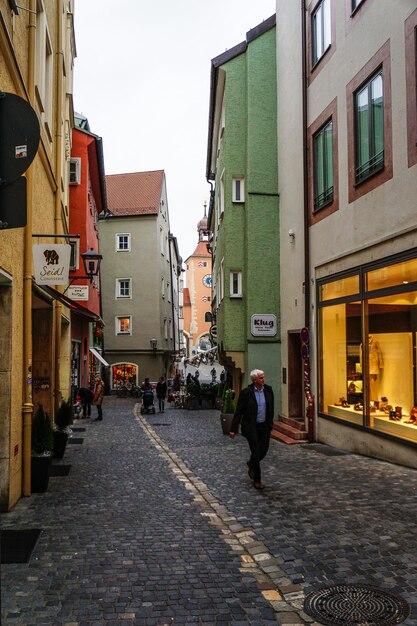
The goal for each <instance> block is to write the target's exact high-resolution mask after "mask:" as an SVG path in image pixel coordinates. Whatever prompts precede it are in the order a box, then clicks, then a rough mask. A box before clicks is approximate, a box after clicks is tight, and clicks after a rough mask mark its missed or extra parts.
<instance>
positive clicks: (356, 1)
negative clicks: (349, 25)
mask: <svg viewBox="0 0 417 626" xmlns="http://www.w3.org/2000/svg"><path fill="white" fill-rule="evenodd" d="M363 1H364V0H352V13H354V12H355V11H356V9H357V8H358V6H359V5H360V4H362V2H363Z"/></svg>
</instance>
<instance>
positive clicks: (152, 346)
mask: <svg viewBox="0 0 417 626" xmlns="http://www.w3.org/2000/svg"><path fill="white" fill-rule="evenodd" d="M149 341H150V344H151V348H152V350H153V351H154V352H156V345H157V343H158V340H157V339H155V337H152V339H150V340H149Z"/></svg>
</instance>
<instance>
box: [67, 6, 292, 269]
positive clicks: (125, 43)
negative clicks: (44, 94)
mask: <svg viewBox="0 0 417 626" xmlns="http://www.w3.org/2000/svg"><path fill="white" fill-rule="evenodd" d="M292 1H294V0H292ZM275 3H276V0H208V1H203V0H117V2H115V1H114V0H75V9H74V13H75V16H74V19H75V39H76V46H77V58H76V60H75V70H74V107H75V110H76V111H77V112H78V113H82V114H83V115H85V116H86V117H87V118H88V121H89V124H90V128H91V131H92V132H93V133H95V134H97V135H99V136H101V137H102V138H103V149H104V164H105V171H106V174H120V173H124V172H140V171H146V170H157V169H163V170H165V174H166V181H167V192H168V208H169V213H170V222H171V232H172V233H173V234H174V235H175V236H176V237H177V239H178V244H179V249H180V254H181V256H182V257H183V259H186V258H187V257H188V256H189V255H190V254H192V252H193V251H194V249H195V247H196V245H197V223H198V221H199V220H200V219H201V217H202V216H203V210H204V209H203V205H204V202H205V201H207V204H208V200H209V191H210V187H209V185H208V183H207V182H206V178H205V172H206V154H207V132H208V110H209V93H210V61H211V59H212V58H213V57H216V56H217V55H219V54H221V53H222V52H224V51H225V50H226V49H230V48H232V47H233V46H235V45H236V44H238V43H240V42H241V41H244V40H245V38H246V32H247V31H248V30H250V29H251V28H254V27H255V26H257V25H258V24H260V23H261V22H262V21H263V20H264V19H266V18H268V17H269V16H270V15H272V14H273V13H275Z"/></svg>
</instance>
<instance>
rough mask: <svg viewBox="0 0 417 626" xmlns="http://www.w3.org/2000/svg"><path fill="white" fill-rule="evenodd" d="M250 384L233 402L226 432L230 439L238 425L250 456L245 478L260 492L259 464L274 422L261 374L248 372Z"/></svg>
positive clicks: (271, 396) (271, 397)
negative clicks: (235, 405) (229, 427)
mask: <svg viewBox="0 0 417 626" xmlns="http://www.w3.org/2000/svg"><path fill="white" fill-rule="evenodd" d="M250 377H251V380H252V384H251V385H249V386H248V387H246V388H245V389H242V391H241V393H240V395H239V399H238V401H237V407H236V411H235V414H234V417H233V422H232V426H231V429H230V437H231V438H232V439H234V437H235V433H236V432H237V430H238V428H239V424H240V423H241V422H242V435H243V436H244V437H246V439H247V441H248V444H249V448H250V452H251V456H250V459H249V461H248V474H249V478H250V479H251V480H253V484H254V487H255V489H264V486H265V485H264V484H263V483H262V482H261V461H262V459H264V458H265V456H266V453H267V452H268V448H269V440H270V438H271V430H272V424H273V419H274V392H273V391H272V387H270V386H269V385H265V374H264V372H263V371H262V370H253V371H252V372H251V373H250Z"/></svg>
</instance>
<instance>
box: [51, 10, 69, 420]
mask: <svg viewBox="0 0 417 626" xmlns="http://www.w3.org/2000/svg"><path fill="white" fill-rule="evenodd" d="M62 47H63V42H62V6H61V2H59V6H58V34H57V52H56V72H57V88H56V95H57V98H56V120H55V124H56V129H55V151H56V152H55V154H56V157H55V180H56V191H55V214H54V226H55V232H56V233H59V232H62V228H61V222H62V218H61V174H62V141H63V138H62V132H63V129H62V107H63V97H62V90H63V79H62V77H63V67H64V62H63V49H62ZM65 226H66V225H65ZM65 230H67V228H65ZM56 243H59V239H58V238H57V239H56ZM54 316H55V324H54V327H55V351H54V374H55V377H54V398H53V402H54V416H55V413H56V411H57V409H58V407H59V405H60V404H61V395H62V394H61V372H60V364H61V323H62V322H61V320H62V304H61V302H60V301H59V300H54Z"/></svg>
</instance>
